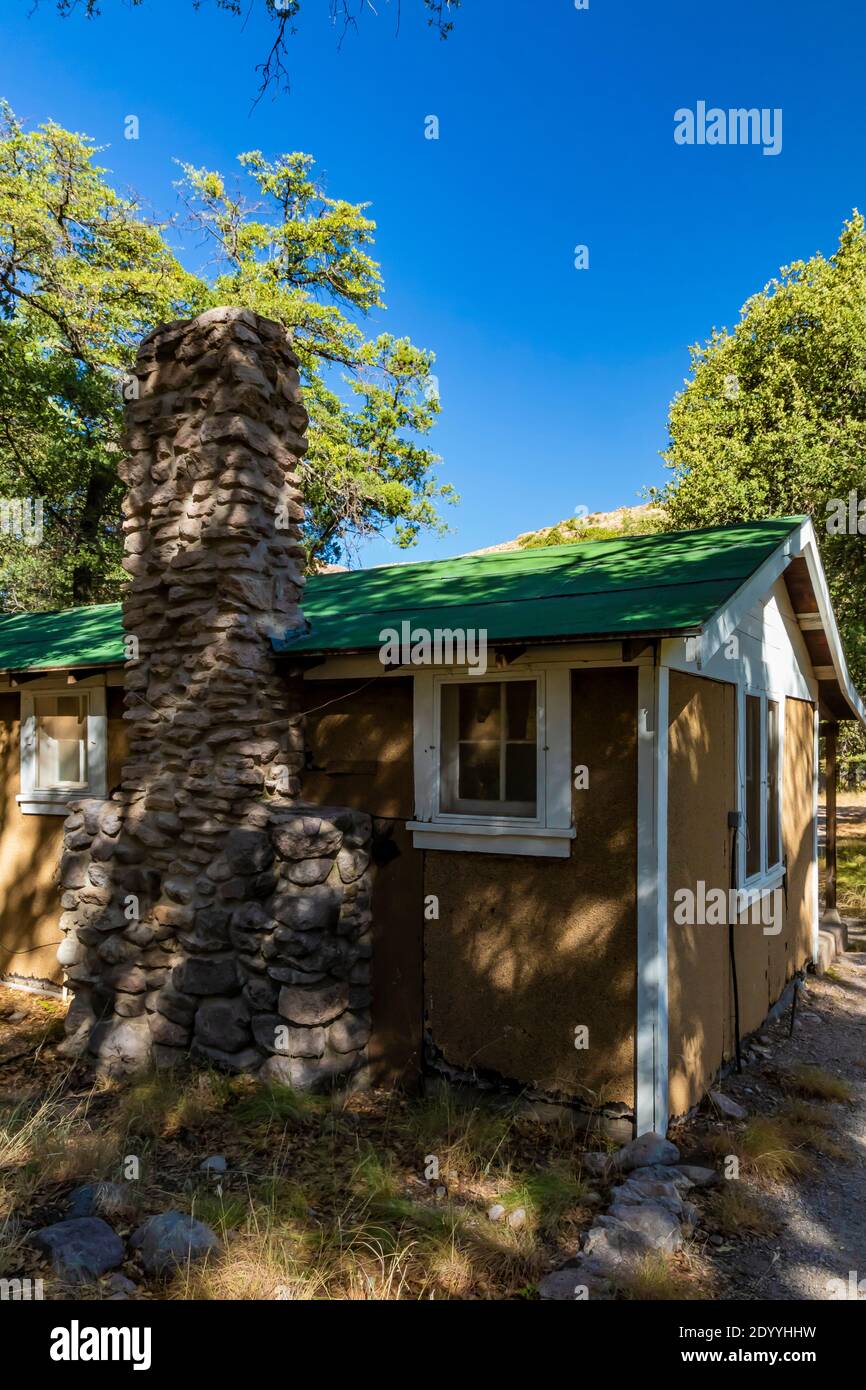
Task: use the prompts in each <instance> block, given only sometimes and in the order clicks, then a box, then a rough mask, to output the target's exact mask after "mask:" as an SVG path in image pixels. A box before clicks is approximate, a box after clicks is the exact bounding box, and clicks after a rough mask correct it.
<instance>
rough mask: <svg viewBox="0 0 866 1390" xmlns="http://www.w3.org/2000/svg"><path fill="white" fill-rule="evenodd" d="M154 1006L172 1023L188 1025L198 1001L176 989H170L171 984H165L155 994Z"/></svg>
mask: <svg viewBox="0 0 866 1390" xmlns="http://www.w3.org/2000/svg"><path fill="white" fill-rule="evenodd" d="M156 1007H157V1009H158V1011H159V1012H160V1013H161V1014H163V1015H164V1016H165V1017H166V1018H170V1019H171V1021H172V1023H181V1024H186V1025H189V1024H191V1023H192V1020H193V1016H194V1014H195V1011H196V1009H197V1007H198V1003H197V1001H196V1000H195V999H190V998H189V997H188V995H186V994H179V993H178V991H177V990H176V989H172V987H171V985H166V986H165V988H164V989H161V990H160V991H159V994H158V995H157V998H156Z"/></svg>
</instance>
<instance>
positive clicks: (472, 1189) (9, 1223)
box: [0, 1069, 592, 1300]
mask: <svg viewBox="0 0 866 1390" xmlns="http://www.w3.org/2000/svg"><path fill="white" fill-rule="evenodd" d="M43 1075H44V1072H43ZM76 1087H78V1088H79V1089H76ZM81 1087H82V1073H81V1071H80V1069H79V1070H78V1071H77V1072H75V1071H74V1070H73V1071H71V1072H70V1073H69V1074H67V1075H63V1076H61V1077H60V1078H59V1079H58V1080H57V1082H56V1084H55V1086H54V1087H53V1088H52V1090H51V1092H50V1093H49V1094H48V1095H45V1096H42V1097H38V1096H36V1095H35V1091H36V1088H35V1087H32V1088H31V1089H30V1091H29V1092H28V1091H25V1093H24V1094H25V1095H27V1096H29V1099H25V1100H24V1101H22V1102H21V1103H20V1104H19V1105H16V1106H11V1107H7V1110H6V1112H5V1115H4V1114H3V1113H2V1111H0V1267H2V1268H6V1269H7V1270H8V1272H9V1273H10V1274H15V1273H16V1272H22V1271H25V1270H28V1269H29V1270H31V1271H32V1270H33V1269H35V1268H38V1265H37V1264H36V1263H35V1261H36V1255H35V1252H33V1250H32V1249H29V1248H28V1247H27V1245H26V1236H27V1234H28V1233H29V1232H30V1231H32V1230H33V1229H34V1228H35V1227H37V1226H39V1225H43V1224H45V1222H46V1221H52V1220H57V1219H58V1217H59V1216H60V1215H61V1214H62V1213H63V1211H64V1208H65V1204H66V1202H67V1200H68V1194H69V1189H70V1188H71V1187H73V1186H76V1185H78V1184H79V1183H81V1182H83V1181H85V1180H98V1179H114V1180H120V1179H121V1178H122V1177H123V1176H129V1174H124V1160H125V1158H126V1157H127V1156H130V1155H133V1156H135V1157H136V1158H137V1159H138V1161H139V1172H140V1180H139V1181H137V1182H135V1183H134V1184H131V1186H133V1187H134V1190H135V1196H136V1197H137V1198H138V1202H139V1206H140V1211H141V1219H145V1218H146V1217H147V1216H149V1215H151V1214H153V1213H155V1212H159V1211H165V1210H167V1209H169V1208H171V1207H176V1208H179V1209H181V1210H186V1211H190V1212H192V1213H193V1214H194V1215H195V1216H197V1217H198V1218H199V1219H201V1220H204V1221H206V1222H208V1224H209V1225H211V1226H212V1227H213V1228H214V1230H216V1232H217V1233H218V1235H219V1236H220V1239H221V1241H222V1243H223V1249H222V1253H221V1254H220V1256H219V1257H217V1258H212V1259H211V1260H209V1262H208V1263H207V1264H205V1265H203V1266H200V1267H194V1268H191V1269H188V1270H184V1271H181V1272H180V1273H178V1274H177V1275H176V1276H175V1277H174V1278H173V1279H171V1280H169V1281H168V1282H165V1283H158V1282H156V1281H150V1280H148V1279H147V1277H146V1276H144V1275H143V1273H142V1271H141V1270H140V1269H139V1268H138V1266H137V1263H136V1261H135V1259H134V1257H131V1258H130V1259H129V1260H128V1261H127V1263H126V1265H125V1271H126V1272H127V1273H128V1274H129V1275H130V1276H131V1277H132V1278H133V1279H134V1280H135V1282H136V1283H139V1284H140V1285H141V1286H142V1288H143V1290H147V1291H148V1293H150V1294H151V1295H153V1296H156V1297H166V1296H167V1297H170V1298H179V1299H186V1298H205V1299H258V1298H269V1299H274V1298H277V1299H313V1298H315V1299H322V1298H334V1299H377V1300H378V1299H449V1298H468V1299H479V1298H481V1299H487V1298H496V1299H502V1298H505V1299H507V1298H517V1297H527V1296H532V1294H533V1291H534V1288H535V1285H536V1284H537V1282H538V1280H539V1278H540V1277H541V1276H542V1275H543V1274H544V1273H546V1272H547V1270H548V1269H549V1268H550V1267H551V1265H552V1264H553V1263H555V1262H556V1260H557V1258H561V1255H562V1252H563V1251H564V1250H567V1249H574V1248H575V1247H576V1245H577V1243H578V1240H579V1237H580V1235H581V1233H582V1231H583V1230H584V1229H586V1227H587V1226H588V1225H589V1224H590V1221H591V1218H592V1212H591V1209H590V1208H589V1206H588V1205H584V1204H583V1198H584V1196H585V1194H586V1191H587V1188H586V1184H585V1182H584V1181H583V1180H582V1179H581V1174H580V1168H579V1162H578V1159H577V1156H576V1155H577V1150H578V1146H577V1144H576V1142H575V1135H574V1131H573V1129H572V1128H571V1127H570V1126H568V1125H565V1124H563V1125H554V1126H549V1125H545V1124H542V1123H540V1122H538V1121H534V1120H528V1119H527V1118H526V1117H525V1116H523V1115H522V1114H520V1113H518V1110H517V1108H516V1106H514V1105H496V1104H492V1105H490V1104H485V1103H484V1102H483V1100H480V1099H479V1100H478V1101H477V1103H475V1104H473V1103H471V1101H470V1099H469V1098H468V1097H466V1096H463V1095H461V1094H455V1093H454V1092H451V1091H448V1090H446V1089H443V1090H440V1091H437V1092H435V1093H434V1094H433V1095H432V1096H430V1097H429V1098H427V1099H419V1100H409V1099H407V1098H406V1097H403V1096H399V1095H395V1094H385V1093H373V1094H367V1095H364V1096H346V1095H345V1094H342V1095H333V1096H315V1097H314V1096H310V1095H308V1094H302V1095H301V1094H296V1093H295V1092H293V1091H291V1090H289V1089H288V1088H286V1087H282V1086H270V1087H261V1086H259V1085H258V1084H257V1083H256V1082H255V1081H254V1080H252V1079H251V1078H249V1077H225V1076H222V1075H219V1074H217V1073H195V1074H187V1075H178V1074H169V1075H165V1074H163V1073H159V1074H156V1075H153V1076H145V1077H142V1078H139V1079H137V1080H136V1081H134V1082H127V1083H123V1082H119V1081H107V1082H97V1083H95V1084H93V1085H92V1086H91V1085H90V1084H89V1083H85V1089H81ZM213 1153H223V1154H226V1156H227V1159H228V1173H227V1174H226V1176H225V1177H224V1178H222V1179H220V1181H219V1182H217V1181H215V1180H214V1179H213V1178H212V1177H210V1176H209V1175H206V1174H204V1173H202V1172H201V1171H200V1164H201V1161H202V1159H203V1158H205V1157H206V1156H207V1155H208V1154H213ZM431 1157H435V1159H436V1161H437V1162H438V1165H439V1176H438V1178H437V1179H436V1180H433V1181H427V1180H425V1179H426V1177H429V1176H430V1174H429V1173H426V1169H427V1167H428V1163H429V1160H430V1159H431ZM494 1201H501V1202H502V1203H503V1204H504V1205H505V1206H506V1208H507V1209H508V1210H513V1208H514V1207H516V1206H523V1207H524V1208H525V1211H526V1222H525V1224H524V1226H523V1227H522V1229H519V1230H515V1229H512V1228H511V1227H510V1226H508V1224H507V1222H499V1223H494V1222H491V1221H490V1220H489V1219H488V1217H487V1214H486V1213H487V1209H488V1207H489V1206H490V1205H491V1204H492V1202H494ZM99 1293H100V1290H99V1289H98V1287H97V1286H94V1288H93V1289H92V1290H90V1291H86V1296H93V1295H96V1296H99Z"/></svg>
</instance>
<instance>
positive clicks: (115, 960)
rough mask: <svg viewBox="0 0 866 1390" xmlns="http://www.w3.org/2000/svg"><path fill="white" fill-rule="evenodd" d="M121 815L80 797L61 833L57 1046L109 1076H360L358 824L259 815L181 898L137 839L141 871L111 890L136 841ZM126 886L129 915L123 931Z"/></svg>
mask: <svg viewBox="0 0 866 1390" xmlns="http://www.w3.org/2000/svg"><path fill="white" fill-rule="evenodd" d="M122 806H123V803H122V802H120V801H116V800H112V801H108V802H102V801H84V802H81V803H80V804H79V806H78V807H77V809H76V810H75V811H74V812H73V814H72V815H71V816H70V817H69V818H68V820H67V822H66V843H67V852H66V854H65V855H64V858H63V862H62V869H61V873H62V881H63V883H64V885H65V891H64V894H63V906H64V908H65V909H66V910H65V912H64V914H63V926H64V929H65V931H66V932H67V935H66V938H65V940H64V942H63V943H62V945H61V947H60V950H59V952H58V954H59V956H60V959H61V961H62V963H63V964H64V965H65V967H66V975H67V980H68V983H69V984H70V986H71V987H72V988H73V989H74V990H75V998H74V1000H73V1003H72V1006H71V1008H70V1011H69V1015H68V1021H67V1028H68V1031H69V1033H70V1037H69V1039H68V1041H67V1043H66V1044H65V1045H64V1046H65V1047H66V1050H67V1051H68V1052H72V1053H79V1052H82V1051H84V1050H85V1049H89V1051H90V1052H91V1053H92V1054H94V1055H95V1056H96V1057H97V1058H98V1059H99V1060H100V1062H101V1064H102V1065H103V1067H104V1068H105V1069H106V1070H108V1071H127V1070H134V1069H136V1068H138V1067H141V1066H143V1065H147V1064H148V1063H149V1062H154V1063H155V1064H156V1065H157V1066H170V1065H173V1064H174V1063H176V1062H179V1061H182V1060H184V1059H185V1058H186V1057H187V1056H189V1057H190V1058H192V1060H193V1061H198V1062H202V1063H205V1064H210V1065H215V1066H217V1067H220V1068H222V1069H224V1070H228V1071H252V1070H256V1071H260V1074H261V1075H262V1076H263V1077H267V1078H273V1079H277V1080H281V1081H286V1082H288V1083H289V1084H291V1085H293V1086H296V1087H309V1086H313V1085H316V1084H318V1083H320V1082H326V1081H330V1080H333V1079H335V1078H337V1077H339V1076H341V1075H342V1074H344V1073H350V1072H356V1071H358V1069H359V1068H362V1067H363V1065H364V1063H365V1060H366V1052H365V1050H366V1046H367V1042H368V1039H369V1036H370V1013H369V1006H370V958H371V954H372V946H371V941H372V931H371V920H372V919H371V913H370V883H369V874H368V872H367V870H368V865H369V861H370V854H369V843H370V833H371V824H370V818H369V817H368V816H366V815H364V814H362V813H361V812H358V811H344V810H334V809H331V808H317V807H308V806H296V807H280V806H268V805H264V804H263V805H262V806H260V807H259V808H257V812H256V813H253V811H252V810H251V811H250V812H249V813H248V823H247V824H246V825H245V826H243V827H238V828H236V829H234V830H231V831H230V832H229V833H228V834H227V835H226V838H225V841H224V843H223V845H222V848H221V851H220V852H219V854H217V856H216V858H214V859H213V861H212V862H211V863H210V864H209V865H208V868H207V871H206V873H205V875H204V876H203V879H202V881H200V882H199V883H198V884H197V887H196V889H195V892H194V893H192V894H190V892H188V891H187V890H185V889H184V887H183V885H181V884H179V883H177V882H175V883H169V884H168V885H167V886H166V885H165V884H162V885H160V884H159V883H158V882H157V880H156V877H155V873H154V870H152V869H148V868H147V866H146V863H145V849H146V847H145V846H144V845H143V844H142V843H140V842H139V844H138V848H139V851H140V854H141V862H140V863H139V864H137V865H129V864H127V865H126V866H125V867H124V870H123V872H122V874H120V875H119V876H118V877H119V879H120V882H119V883H117V884H113V883H112V882H111V878H112V874H111V870H110V868H109V865H110V863H111V861H112V858H113V856H114V855H116V854H117V852H118V851H119V850H121V849H122V850H123V851H124V853H125V855H126V856H128V855H129V852H130V850H132V849H133V847H134V846H135V845H136V841H135V837H134V835H133V834H132V833H131V832H130V831H129V830H125V829H124V828H123V826H122V815H121V810H122ZM95 848H97V849H98V852H99V856H100V857H96V855H95V854H94V849H95ZM127 890H128V891H129V893H133V894H134V896H135V897H136V898H137V899H138V904H139V909H140V914H141V915H140V916H139V917H138V918H134V919H133V920H132V921H126V920H125V916H124V912H125V911H126V910H128V909H125V908H124V905H123V901H122V898H121V894H125V893H127ZM106 893H110V894H111V898H110V899H109V900H108V901H106Z"/></svg>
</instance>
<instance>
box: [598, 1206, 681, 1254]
mask: <svg viewBox="0 0 866 1390" xmlns="http://www.w3.org/2000/svg"><path fill="white" fill-rule="evenodd" d="M682 1243H683V1237H682V1232H681V1230H680V1222H679V1219H678V1217H676V1216H675V1215H674V1213H673V1212H671V1211H668V1209H667V1207H665V1206H662V1204H661V1203H659V1202H642V1203H640V1204H639V1205H636V1206H619V1207H617V1208H616V1211H615V1212H614V1211H611V1213H610V1214H609V1215H608V1216H600V1217H598V1219H597V1221H596V1222H595V1225H594V1226H593V1227H592V1230H591V1231H590V1232H589V1235H588V1236H587V1238H586V1244H585V1246H584V1249H585V1251H586V1253H587V1254H589V1255H593V1256H595V1258H597V1259H600V1260H602V1261H603V1262H604V1263H605V1264H613V1265H616V1264H618V1263H620V1262H621V1261H622V1260H623V1259H625V1258H629V1257H631V1256H633V1255H635V1254H645V1253H646V1252H647V1251H650V1250H665V1251H674V1250H679V1248H680V1246H681V1245H682Z"/></svg>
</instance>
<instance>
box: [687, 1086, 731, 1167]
mask: <svg viewBox="0 0 866 1390" xmlns="http://www.w3.org/2000/svg"><path fill="white" fill-rule="evenodd" d="M710 1100H711V1101H712V1102H713V1105H714V1106H715V1107H716V1109H717V1110H719V1111H720V1112H721V1113H722V1114H723V1115H725V1116H727V1118H728V1119H729V1120H745V1119H747V1118H748V1114H749V1112H748V1110H744V1109H743V1107H742V1105H738V1104H737V1102H736V1101H735V1100H731V1097H730V1096H726V1095H724V1094H723V1093H722V1092H721V1091H710ZM674 1162H676V1160H674Z"/></svg>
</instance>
